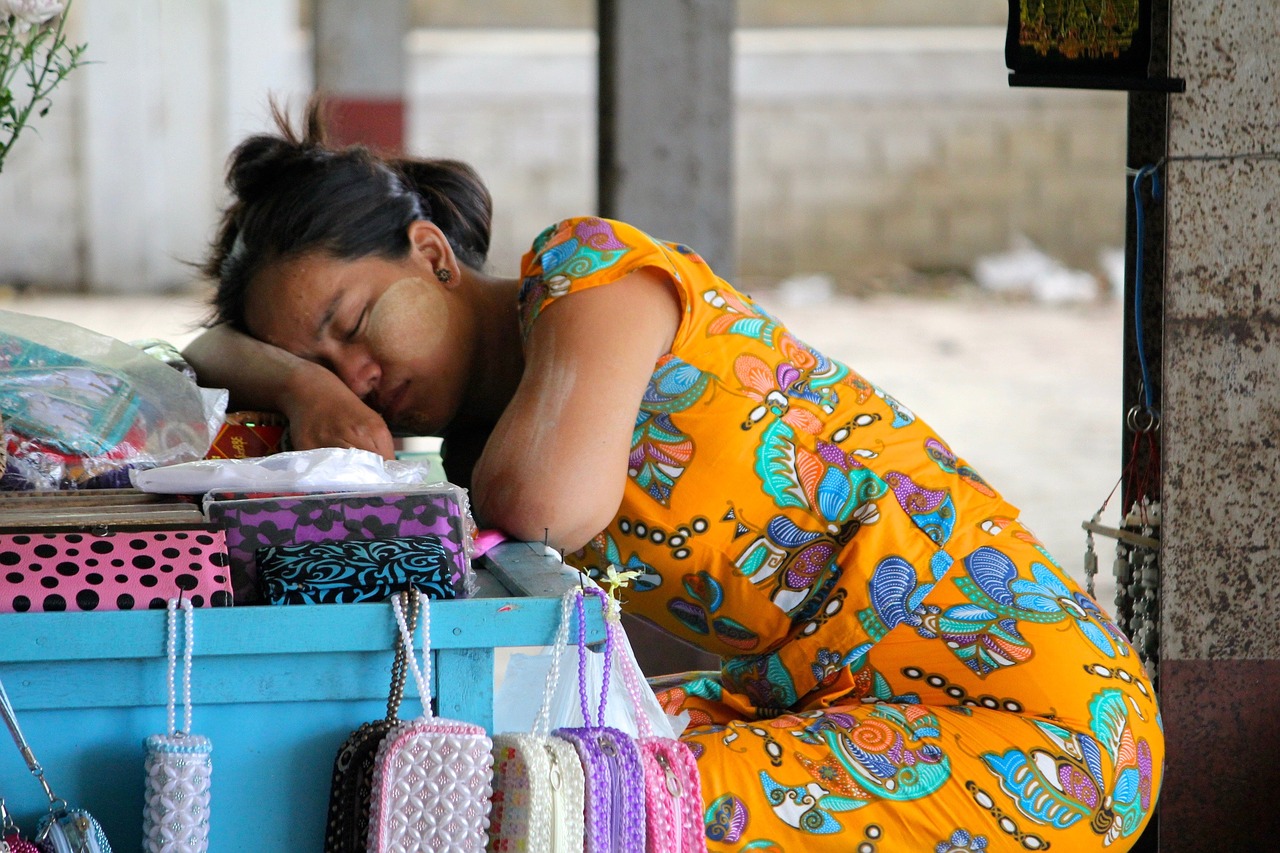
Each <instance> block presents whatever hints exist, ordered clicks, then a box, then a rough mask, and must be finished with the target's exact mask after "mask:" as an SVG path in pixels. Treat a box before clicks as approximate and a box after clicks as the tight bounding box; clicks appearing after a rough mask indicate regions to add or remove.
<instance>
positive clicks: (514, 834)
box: [488, 590, 586, 853]
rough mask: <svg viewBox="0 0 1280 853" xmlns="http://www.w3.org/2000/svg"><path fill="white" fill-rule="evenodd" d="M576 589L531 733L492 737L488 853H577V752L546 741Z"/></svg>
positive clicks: (563, 612)
mask: <svg viewBox="0 0 1280 853" xmlns="http://www.w3.org/2000/svg"><path fill="white" fill-rule="evenodd" d="M576 595H577V591H576V590H571V591H569V592H567V593H566V594H565V596H564V598H562V599H561V602H560V625H559V627H558V628H557V630H556V639H555V646H554V650H553V652H552V655H551V670H550V671H549V672H548V674H547V685H546V689H545V691H544V692H543V696H542V707H541V708H540V709H539V711H538V717H537V719H536V720H535V722H534V724H533V731H532V733H518V734H516V733H512V734H500V735H495V736H494V738H493V809H492V810H491V811H490V813H489V848H488V849H489V851H490V853H581V851H582V845H583V841H584V834H585V831H586V827H585V824H584V816H583V809H584V807H585V799H584V798H585V794H586V791H585V789H586V779H585V777H584V776H583V774H582V762H581V761H580V760H579V759H578V753H577V752H576V751H575V750H574V748H573V747H572V746H571V745H570V744H569V742H568V741H565V740H563V739H561V738H557V737H551V736H550V734H549V732H550V728H551V722H550V721H551V697H552V696H553V695H554V694H555V692H556V687H557V686H558V684H559V682H560V659H561V657H562V656H563V654H564V649H565V646H566V645H567V644H568V639H569V608H571V607H572V606H573V601H574V597H575V596H576Z"/></svg>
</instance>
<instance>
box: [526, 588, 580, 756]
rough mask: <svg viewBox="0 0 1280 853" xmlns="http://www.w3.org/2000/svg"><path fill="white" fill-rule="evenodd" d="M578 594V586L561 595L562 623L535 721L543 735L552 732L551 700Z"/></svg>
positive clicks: (537, 733) (539, 733)
mask: <svg viewBox="0 0 1280 853" xmlns="http://www.w3.org/2000/svg"><path fill="white" fill-rule="evenodd" d="M578 595H579V592H578V590H577V588H573V589H568V590H565V593H564V595H562V596H560V624H559V625H557V626H556V639H555V642H554V643H553V644H552V648H551V669H550V670H548V672H547V683H546V687H545V688H544V689H543V691H542V706H541V707H540V708H539V709H538V716H537V718H535V719H534V722H533V733H534V734H535V735H541V736H542V737H546V736H547V735H549V734H550V733H551V701H552V698H553V697H554V696H555V692H556V688H557V687H559V686H560V661H561V660H562V659H563V658H564V650H565V649H566V648H567V647H568V645H569V612H570V610H571V609H572V608H573V602H574V599H575V598H576V597H577V596H578Z"/></svg>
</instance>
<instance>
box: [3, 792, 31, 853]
mask: <svg viewBox="0 0 1280 853" xmlns="http://www.w3.org/2000/svg"><path fill="white" fill-rule="evenodd" d="M6 845H8V846H7V847H6ZM0 853H40V848H39V847H37V846H35V845H34V844H32V843H31V842H30V841H28V840H27V839H25V838H23V837H22V833H21V832H20V831H19V830H18V826H17V824H15V823H14V822H13V817H12V816H11V815H10V814H9V810H8V809H7V808H5V805H4V797H0Z"/></svg>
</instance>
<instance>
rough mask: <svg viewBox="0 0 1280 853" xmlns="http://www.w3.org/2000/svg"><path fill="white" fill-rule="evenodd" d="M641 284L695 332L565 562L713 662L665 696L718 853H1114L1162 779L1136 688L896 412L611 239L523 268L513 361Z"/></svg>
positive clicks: (1117, 654)
mask: <svg viewBox="0 0 1280 853" xmlns="http://www.w3.org/2000/svg"><path fill="white" fill-rule="evenodd" d="M642 267H652V268H655V269H657V270H660V271H662V272H663V273H665V274H666V275H668V276H669V277H670V279H671V281H672V282H673V283H674V285H675V288H676V291H677V292H678V294H679V298H680V300H681V303H682V307H683V319H682V322H681V324H680V327H679V329H678V331H677V333H676V336H675V341H674V342H673V344H672V347H671V351H670V352H669V353H667V354H666V355H664V356H663V357H662V358H661V359H659V360H658V362H657V363H656V364H655V365H654V370H653V377H652V379H651V381H650V383H649V386H648V389H647V390H646V392H645V395H644V399H643V400H642V401H641V403H640V407H639V410H638V411H637V412H636V420H635V430H634V432H633V434H632V441H631V454H630V458H629V460H628V475H629V477H628V481H627V484H626V488H625V495H624V497H623V500H622V505H621V506H620V507H619V508H618V512H617V515H616V517H615V518H614V519H613V521H612V522H611V523H610V524H609V526H608V528H607V529H606V530H604V531H602V532H601V533H600V534H599V535H598V536H596V537H595V539H594V540H593V541H592V542H591V543H590V544H589V545H588V546H587V547H586V548H585V549H584V550H583V551H581V552H579V553H578V554H575V555H573V556H572V557H571V558H570V559H571V561H572V562H575V564H576V565H578V566H579V567H580V568H583V569H585V570H588V571H591V572H593V573H597V572H601V571H603V570H604V569H606V568H607V567H608V566H610V565H616V566H618V567H620V568H622V569H624V570H631V571H636V572H639V573H640V574H639V577H638V578H637V580H635V581H634V582H633V586H632V589H631V590H630V591H629V592H628V594H627V596H626V604H625V606H626V609H628V610H629V611H631V612H633V613H636V614H639V615H641V616H644V617H647V618H648V619H650V620H652V621H653V622H656V623H657V624H659V625H661V626H662V627H664V628H665V629H666V630H668V631H670V632H672V633H673V634H676V635H678V636H680V637H682V638H684V639H686V640H689V641H691V642H693V643H695V644H697V645H698V646H700V647H702V648H704V649H707V650H710V651H712V652H714V653H716V654H718V655H720V656H721V659H722V666H721V669H720V671H719V672H718V673H686V674H682V675H679V676H672V677H670V678H665V679H660V680H659V681H660V683H658V684H656V685H655V686H656V687H657V689H659V691H660V692H659V696H660V699H661V700H662V702H663V704H664V706H665V707H666V708H667V709H668V711H669V712H670V713H678V712H681V711H685V712H688V714H689V717H690V720H691V726H690V728H689V730H688V731H687V732H686V733H685V735H684V739H685V740H686V741H687V742H688V744H689V745H690V746H691V747H692V748H693V750H694V752H695V754H696V755H697V756H698V764H699V770H700V773H701V775H702V780H703V789H702V790H703V795H704V799H705V809H706V810H705V822H706V832H707V838H708V841H709V845H710V847H711V849H712V850H716V851H721V850H725V851H727V850H733V851H787V853H814V851H825V850H831V851H841V853H848V851H861V852H864V853H872V851H880V853H885V851H937V853H948V852H950V853H960V851H974V853H976V851H986V853H992V851H1004V850H1047V849H1055V850H1062V851H1085V850H1103V849H1108V850H1114V851H1123V850H1127V849H1128V848H1129V847H1130V846H1131V845H1132V844H1133V842H1134V841H1136V839H1137V837H1138V834H1139V832H1140V830H1141V829H1142V828H1143V826H1144V825H1145V824H1146V822H1147V820H1148V818H1149V816H1150V814H1151V810H1152V807H1153V806H1154V804H1155V800H1156V797H1157V794H1158V791H1159V788H1160V780H1161V773H1162V761H1163V736H1162V733H1161V728H1160V716H1159V711H1158V709H1157V705H1156V697H1155V695H1154V693H1153V690H1152V686H1151V683H1150V681H1149V679H1148V678H1147V677H1146V675H1145V673H1144V670H1143V667H1142V664H1141V662H1140V661H1139V660H1138V659H1137V657H1136V655H1135V653H1134V652H1133V650H1132V648H1131V647H1130V645H1129V642H1128V640H1126V639H1125V637H1124V636H1123V634H1122V633H1121V632H1120V630H1119V629H1118V628H1117V627H1116V626H1115V625H1114V624H1113V622H1112V620H1111V619H1110V617H1109V616H1107V614H1106V613H1104V612H1103V611H1102V610H1101V609H1100V608H1099V607H1098V605H1097V604H1096V603H1095V602H1094V601H1093V600H1092V599H1091V598H1090V597H1089V596H1087V595H1085V594H1084V593H1083V592H1082V591H1081V590H1080V589H1079V587H1078V586H1077V585H1076V583H1075V582H1074V581H1073V580H1072V579H1071V578H1070V577H1069V576H1068V575H1067V574H1066V573H1065V572H1064V571H1063V570H1062V569H1061V567H1059V566H1058V564H1057V563H1056V562H1055V561H1054V560H1053V558H1052V557H1051V556H1050V555H1049V554H1048V553H1047V552H1046V551H1045V549H1044V548H1043V547H1042V546H1041V544H1040V542H1039V541H1038V540H1037V539H1036V538H1035V536H1033V535H1032V534H1031V533H1030V532H1029V531H1028V530H1027V528H1026V527H1024V526H1023V525H1022V523H1021V522H1020V521H1019V520H1018V510H1017V509H1016V508H1015V507H1013V506H1011V505H1010V504H1009V503H1008V502H1006V501H1005V500H1004V499H1003V498H1002V497H1001V496H1000V494H999V493H998V492H997V491H996V490H995V489H994V488H993V487H992V486H991V485H990V484H988V483H987V482H986V481H985V480H983V479H982V477H980V476H979V475H978V473H977V472H976V471H974V470H973V469H972V468H971V467H970V466H969V465H967V464H966V463H965V461H964V460H963V459H961V458H959V457H958V456H957V455H956V454H955V453H954V452H953V451H952V449H951V448H950V447H949V446H948V445H947V443H946V442H945V441H943V440H942V439H941V438H940V437H939V436H938V435H937V434H936V433H934V432H933V430H931V429H930V428H929V427H928V425H927V424H925V422H924V421H922V420H921V419H920V418H919V417H917V416H916V414H915V413H914V412H913V411H912V410H911V409H909V408H907V406H905V405H903V404H902V403H901V402H899V401H898V400H897V399H895V398H894V397H892V396H891V395H889V394H888V393H886V392H885V391H884V390H883V389H881V388H880V387H878V386H877V385H875V384H874V383H873V382H872V381H871V380H869V379H867V378H865V377H863V376H861V375H859V374H858V373H856V372H855V371H854V370H852V369H850V368H849V367H848V366H846V365H844V364H842V363H840V362H838V361H836V360H834V359H831V358H828V357H827V356H825V355H823V354H822V353H820V352H818V351H816V350H814V349H813V348H812V347H809V346H807V345H806V344H805V343H804V342H802V341H800V340H799V339H797V338H796V337H795V336H794V335H792V334H791V333H790V332H788V331H787V328H786V326H784V325H783V324H782V322H781V321H779V320H778V319H777V318H775V317H773V316H772V315H770V314H769V313H768V312H766V311H765V310H764V309H763V308H761V307H760V306H759V305H757V304H755V303H754V302H753V301H752V300H751V299H749V298H748V297H746V296H744V295H743V294H741V293H738V292H737V291H736V290H734V289H733V288H732V287H731V286H730V285H729V284H727V283H726V282H724V281H723V280H721V279H720V278H718V277H716V275H715V274H714V273H713V272H712V271H711V270H710V269H709V268H708V267H707V265H706V263H705V262H704V261H703V260H702V259H701V258H700V257H698V255H697V254H695V253H694V252H693V251H692V250H691V249H689V248H688V247H686V246H682V245H680V244H677V243H668V242H662V241H658V240H655V239H653V238H651V237H649V236H647V235H646V234H644V233H642V232H641V231H639V230H637V229H635V228H632V227H631V226H628V225H625V224H623V223H620V222H613V221H609V220H603V219H597V218H580V219H569V220H565V221H563V222H560V223H558V224H557V225H555V226H553V227H551V228H548V229H547V230H546V231H545V232H543V233H542V234H541V235H540V236H539V237H538V238H537V240H536V241H535V242H534V244H533V247H532V249H531V250H530V252H529V253H528V254H527V255H525V257H524V261H523V267H522V275H523V278H524V282H523V287H522V289H521V294H520V312H521V323H522V329H523V331H524V334H525V339H526V341H527V340H528V332H529V330H530V329H531V328H532V327H533V325H534V324H535V323H536V322H537V320H538V316H539V315H540V313H541V312H542V311H543V310H544V309H545V308H546V306H547V305H548V304H549V303H551V302H552V301H554V300H556V299H563V298H566V297H572V295H573V294H574V293H576V292H578V291H581V290H585V289H587V288H591V287H600V286H605V285H607V284H609V283H610V282H613V281H616V280H618V279H619V278H621V277H623V276H625V275H626V274H628V273H630V272H632V271H634V270H637V269H640V268H642ZM849 334H850V335H851V336H856V335H857V328H856V327H854V328H850V330H849ZM624 345H625V342H622V341H617V342H605V343H603V344H602V346H603V347H604V350H605V351H607V349H608V347H610V346H624ZM922 368H923V365H922Z"/></svg>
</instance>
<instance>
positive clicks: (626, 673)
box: [604, 604, 653, 738]
mask: <svg viewBox="0 0 1280 853" xmlns="http://www.w3.org/2000/svg"><path fill="white" fill-rule="evenodd" d="M604 626H605V630H606V631H608V632H609V635H610V636H616V634H615V632H617V633H621V631H622V620H621V619H620V618H619V617H618V614H616V613H614V612H613V609H612V608H611V607H609V605H608V604H606V605H605V614H604ZM614 653H615V654H616V655H617V657H618V669H620V670H621V671H622V683H623V684H625V685H626V687H627V695H628V696H630V697H631V707H632V709H633V710H635V712H636V714H635V716H636V729H637V730H638V731H639V732H640V737H644V738H647V737H652V736H653V727H652V726H651V725H649V715H648V714H646V713H645V711H644V705H643V704H642V703H641V692H640V679H639V674H638V673H637V672H636V669H635V666H634V664H633V663H632V660H631V656H630V655H626V654H622V653H620V652H618V651H617V644H616V643H615V645H614Z"/></svg>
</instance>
